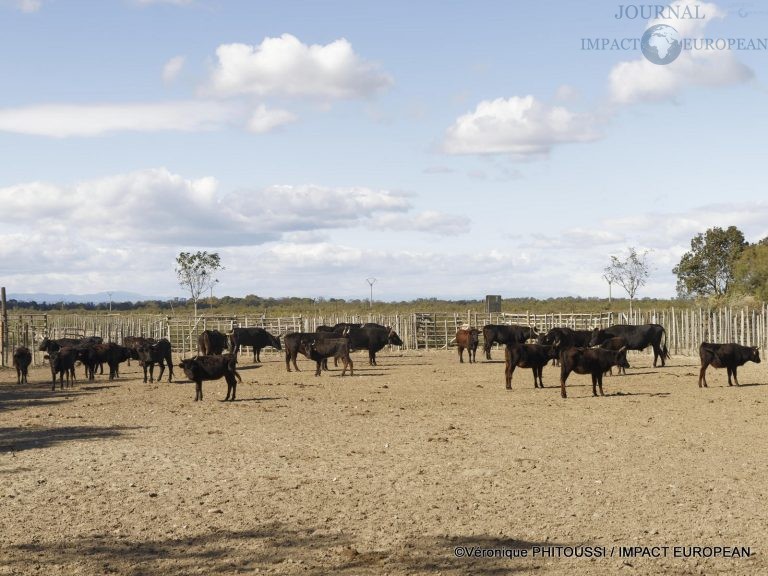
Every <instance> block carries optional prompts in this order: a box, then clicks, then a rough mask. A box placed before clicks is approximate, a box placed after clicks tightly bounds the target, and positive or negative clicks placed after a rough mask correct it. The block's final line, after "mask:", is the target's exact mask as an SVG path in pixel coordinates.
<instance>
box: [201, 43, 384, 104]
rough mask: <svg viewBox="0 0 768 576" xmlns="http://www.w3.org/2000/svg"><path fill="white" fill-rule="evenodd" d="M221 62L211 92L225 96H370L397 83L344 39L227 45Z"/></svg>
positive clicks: (219, 50)
mask: <svg viewBox="0 0 768 576" xmlns="http://www.w3.org/2000/svg"><path fill="white" fill-rule="evenodd" d="M216 58H217V62H216V64H215V66H214V70H213V72H212V74H211V78H210V89H211V90H212V91H213V92H214V93H216V94H221V95H225V96H231V95H238V94H240V95H242V94H252V95H257V96H268V95H270V96H271V95H275V96H290V97H311V98H320V99H341V98H365V97H370V96H372V95H374V94H375V93H376V92H378V91H380V90H382V89H384V88H387V87H388V86H390V85H391V84H392V78H391V77H390V76H389V75H387V74H385V73H382V72H381V71H379V69H378V67H377V66H376V65H375V64H373V63H371V62H368V61H366V60H363V59H362V58H360V57H359V56H358V55H357V54H356V53H355V52H354V50H353V49H352V45H351V44H350V43H349V42H348V41H347V40H346V39H344V38H340V39H338V40H335V41H333V42H331V43H330V44H326V45H319V44H313V45H311V46H308V45H306V44H303V43H302V42H301V41H300V40H299V39H298V38H296V37H295V36H292V35H291V34H283V35H282V36H280V37H279V38H265V39H264V40H263V41H262V43H261V44H259V45H258V46H252V45H249V44H222V45H221V46H219V47H218V48H217V49H216Z"/></svg>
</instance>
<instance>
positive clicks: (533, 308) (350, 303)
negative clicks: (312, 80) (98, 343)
mask: <svg viewBox="0 0 768 576" xmlns="http://www.w3.org/2000/svg"><path fill="white" fill-rule="evenodd" d="M694 304H695V303H694V302H692V301H690V300H669V299H657V298H642V299H637V300H635V303H634V305H635V307H636V308H638V309H641V310H643V309H644V310H652V309H661V308H666V307H669V306H679V307H688V306H690V305H694ZM628 307H629V300H628V299H622V298H618V299H617V298H614V299H613V300H612V301H611V302H609V301H608V299H607V298H594V297H592V298H580V297H561V298H546V299H537V298H509V299H504V300H502V312H516V313H519V312H530V313H531V314H550V313H558V312H576V313H590V312H603V311H609V310H613V311H620V310H626V309H628ZM8 309H9V311H10V312H14V311H16V312H25V311H26V312H56V311H62V312H94V313H105V312H106V313H109V312H110V311H111V312H112V313H127V312H134V313H144V314H167V315H185V316H187V315H192V314H194V305H193V302H192V300H191V299H184V298H173V299H171V300H146V301H142V302H112V303H111V304H109V303H92V302H91V303H82V302H58V303H47V302H35V301H29V302H27V301H22V300H15V299H11V300H9V301H8ZM467 311H472V312H478V313H482V312H485V300H480V299H478V300H472V299H459V300H447V299H440V298H417V299H414V300H399V301H392V302H381V301H375V300H374V302H373V306H371V304H370V303H369V301H368V300H367V299H344V298H300V297H283V298H269V297H262V296H257V295H255V294H249V295H248V296H244V297H242V298H238V297H233V296H223V297H221V298H213V299H211V298H206V299H205V300H200V301H199V302H198V313H199V314H202V315H230V314H231V315H236V314H250V315H254V314H263V315H264V316H271V317H275V316H292V315H306V316H309V315H311V316H330V315H337V314H338V315H341V314H366V313H369V312H371V313H374V314H397V313H401V314H410V313H414V312H448V313H451V312H454V313H457V314H461V313H466V312H467Z"/></svg>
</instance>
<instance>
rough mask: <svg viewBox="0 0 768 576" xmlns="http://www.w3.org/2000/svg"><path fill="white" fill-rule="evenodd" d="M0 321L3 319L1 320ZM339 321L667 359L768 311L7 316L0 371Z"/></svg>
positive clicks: (753, 325)
mask: <svg viewBox="0 0 768 576" xmlns="http://www.w3.org/2000/svg"><path fill="white" fill-rule="evenodd" d="M0 322H2V320H0ZM339 322H360V323H365V322H376V323H378V324H383V325H385V326H391V327H392V328H394V329H395V331H396V332H397V333H398V334H399V335H400V338H401V339H402V340H403V346H402V348H403V349H407V350H416V349H427V350H432V349H436V350H439V349H447V348H448V347H449V346H451V341H452V340H453V338H454V336H455V334H456V330H457V329H458V328H460V327H461V326H462V325H465V324H469V325H471V326H476V327H478V328H482V326H484V325H485V324H519V325H523V326H535V327H536V328H537V329H538V330H539V331H546V330H549V329H550V328H554V327H556V326H567V327H569V328H574V329H580V330H589V329H592V328H596V327H606V326H610V325H613V324H651V323H653V324H661V325H662V326H664V328H665V329H666V331H667V345H668V347H669V351H670V353H672V354H679V355H696V354H697V353H698V348H699V344H700V343H701V342H702V341H707V342H736V343H738V344H742V345H745V346H758V347H759V348H761V349H763V350H765V349H766V346H768V306H763V307H762V308H760V309H734V308H720V309H703V308H698V309H682V310H679V309H677V310H676V309H674V308H669V309H664V310H652V311H637V310H635V311H633V312H632V313H631V314H630V313H629V312H599V313H594V314H583V313H580V314H576V313H552V314H529V313H527V312H521V313H513V314H510V313H491V314H487V313H480V312H473V311H468V312H466V313H462V314H459V313H440V312H423V313H409V314H386V315H382V314H363V315H348V314H344V315H330V316H312V317H304V316H287V317H279V318H278V317H275V318H271V317H266V316H247V315H246V316H200V317H198V318H193V317H187V316H163V315H157V314H30V313H24V314H14V313H9V314H8V319H7V321H5V322H3V325H2V327H0V328H1V330H0V337H2V343H0V346H2V352H3V353H2V354H0V358H2V363H3V365H7V364H8V363H10V353H11V351H12V350H13V349H14V348H15V347H16V346H26V347H28V348H29V349H30V350H33V351H34V352H33V361H34V363H35V364H39V363H41V362H42V361H43V353H42V352H39V351H37V347H38V343H39V341H40V340H41V339H42V338H43V337H46V336H47V337H49V338H63V337H68V336H70V337H82V336H101V337H102V338H103V339H104V341H111V342H117V343H121V342H122V341H123V338H124V337H125V336H148V337H152V338H168V339H169V340H170V341H171V345H172V347H173V349H174V352H175V353H177V354H182V355H184V354H186V355H191V354H194V353H195V352H196V350H197V337H198V336H199V335H200V333H201V332H202V331H203V330H206V329H217V330H220V331H223V332H228V331H230V330H231V329H232V328H233V327H235V326H242V327H251V326H259V327H262V328H265V329H267V330H268V331H269V332H271V333H272V334H275V335H284V334H286V333H288V332H314V331H315V329H316V328H317V327H318V326H320V325H331V326H332V325H334V324H337V323H339Z"/></svg>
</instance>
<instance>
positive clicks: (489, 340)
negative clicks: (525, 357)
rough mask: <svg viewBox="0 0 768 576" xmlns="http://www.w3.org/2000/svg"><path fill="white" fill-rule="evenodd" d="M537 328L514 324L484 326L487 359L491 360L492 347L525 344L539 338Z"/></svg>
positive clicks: (484, 346)
mask: <svg viewBox="0 0 768 576" xmlns="http://www.w3.org/2000/svg"><path fill="white" fill-rule="evenodd" d="M538 336H539V334H538V333H537V332H536V328H532V327H529V326H515V325H514V324H511V325H507V324H486V325H485V326H483V350H484V351H485V359H486V360H490V359H491V346H492V345H493V343H494V342H498V343H499V344H523V343H524V342H525V341H526V340H530V339H535V338H538Z"/></svg>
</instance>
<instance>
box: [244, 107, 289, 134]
mask: <svg viewBox="0 0 768 576" xmlns="http://www.w3.org/2000/svg"><path fill="white" fill-rule="evenodd" d="M296 120H298V116H296V115H295V114H293V113H291V112H288V111H287V110H268V109H267V107H266V106H264V105H263V104H262V105H260V106H258V107H257V108H256V110H255V111H254V112H253V114H252V115H251V117H250V119H249V120H248V126H247V127H248V130H249V131H250V132H254V133H256V134H261V133H263V132H269V131H271V130H273V129H275V128H277V127H278V126H283V125H284V124H290V123H291V122H296Z"/></svg>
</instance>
